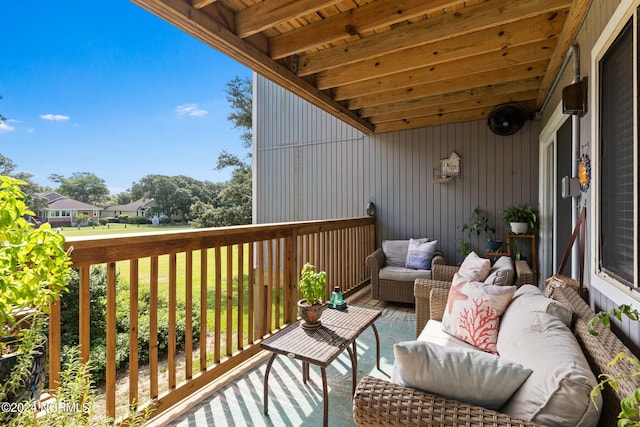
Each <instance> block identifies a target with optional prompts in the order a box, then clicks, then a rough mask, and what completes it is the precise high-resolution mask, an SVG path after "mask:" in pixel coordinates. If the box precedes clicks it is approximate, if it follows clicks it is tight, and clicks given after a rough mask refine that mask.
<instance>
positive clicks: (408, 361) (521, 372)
mask: <svg viewBox="0 0 640 427" xmlns="http://www.w3.org/2000/svg"><path fill="white" fill-rule="evenodd" d="M393 353H394V355H395V363H394V367H393V373H392V377H391V381H392V382H394V383H396V384H400V385H403V386H408V387H413V388H416V389H420V390H424V391H426V392H429V393H433V394H437V395H439V396H443V397H446V398H449V399H454V400H459V401H461V402H467V403H471V404H473V405H478V406H482V407H484V408H488V409H495V410H497V409H500V407H502V406H503V405H504V404H505V403H506V402H507V401H508V400H509V398H510V397H511V395H513V393H514V392H515V391H516V390H517V389H518V387H520V385H521V384H522V383H523V382H524V381H525V380H526V379H527V377H528V376H529V375H530V374H531V369H529V368H526V367H525V366H523V365H520V364H518V363H514V362H510V361H507V360H505V359H503V358H500V357H498V356H495V355H492V354H489V353H485V352H482V351H477V350H470V349H464V348H449V347H445V346H440V345H438V344H433V343H430V342H425V341H407V342H401V343H399V344H395V345H394V346H393Z"/></svg>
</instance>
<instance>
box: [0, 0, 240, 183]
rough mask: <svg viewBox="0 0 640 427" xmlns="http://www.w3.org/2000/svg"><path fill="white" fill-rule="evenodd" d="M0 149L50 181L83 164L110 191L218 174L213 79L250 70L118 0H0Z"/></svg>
mask: <svg viewBox="0 0 640 427" xmlns="http://www.w3.org/2000/svg"><path fill="white" fill-rule="evenodd" d="M1 10H2V12H1V14H0V40H1V42H2V48H1V49H0V95H1V96H2V100H0V114H2V115H3V116H5V117H7V118H8V119H9V120H8V121H7V122H6V123H4V125H2V126H1V127H0V154H2V155H4V156H6V157H8V158H10V159H11V160H13V162H14V163H16V164H17V165H18V168H17V170H18V171H20V172H28V173H31V174H33V175H34V178H33V179H34V181H36V182H37V183H39V184H42V185H50V186H54V187H55V185H56V184H55V183H53V182H51V181H49V180H48V177H49V175H51V174H53V173H55V174H60V175H63V176H66V177H69V176H71V174H72V173H74V172H92V173H94V174H96V175H97V176H98V177H100V178H102V179H104V180H105V181H106V184H107V186H108V187H109V189H110V190H111V192H112V194H115V193H118V192H120V191H124V190H126V189H127V188H129V187H130V186H131V184H132V183H133V182H135V181H138V180H140V179H141V178H142V177H144V176H146V175H149V174H163V175H187V176H190V177H193V178H195V179H199V180H207V181H213V182H220V181H224V180H226V179H228V177H229V173H228V172H218V171H216V170H215V164H216V159H217V157H218V154H219V153H220V152H221V151H222V150H223V149H226V150H228V151H230V152H232V153H236V154H241V155H244V153H245V151H246V150H244V149H242V148H241V145H240V137H239V135H240V133H241V132H240V130H238V129H233V125H232V124H231V123H230V122H229V121H228V120H227V118H226V117H227V115H228V114H229V112H230V110H229V106H228V105H227V102H226V94H225V92H224V88H225V83H227V82H229V81H230V80H231V79H232V78H233V77H234V76H240V77H251V71H250V70H249V69H247V68H246V67H244V66H242V65H240V64H238V63H237V62H235V61H233V60H231V59H229V58H227V57H226V56H224V55H222V54H220V53H218V52H217V51H215V50H214V49H213V48H211V47H208V46H206V45H204V44H203V43H202V42H200V41H199V40H196V39H194V38H193V37H191V36H189V35H187V34H185V33H184V32H182V31H180V30H178V29H177V28H175V27H173V26H172V25H170V24H168V23H166V22H165V21H162V20H161V19H159V18H157V17H156V16H155V15H152V14H151V13H149V12H147V11H146V10H144V9H142V8H140V7H139V6H136V5H134V4H133V3H131V2H129V1H126V0H96V1H91V2H87V1H86V0H83V1H80V0H73V1H71V0H65V1H62V2H52V1H44V0H36V1H31V2H21V1H12V2H3V4H2V9H1Z"/></svg>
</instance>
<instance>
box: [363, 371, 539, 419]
mask: <svg viewBox="0 0 640 427" xmlns="http://www.w3.org/2000/svg"><path fill="white" fill-rule="evenodd" d="M353 419H354V421H355V422H356V424H357V425H386V426H398V425H413V426H420V425H424V426H455V425H474V426H480V425H487V426H489V425H490V426H511V427H515V426H536V425H537V424H534V423H530V422H527V421H522V420H518V419H515V418H511V417H510V416H508V415H506V414H502V413H500V412H496V411H492V410H489V409H485V408H482V407H479V406H474V405H470V404H467V403H462V402H458V401H455V400H449V399H445V398H444V397H441V396H437V395H434V394H430V393H425V392H423V391H420V390H416V389H414V388H410V387H403V386H401V385H397V384H393V383H390V382H388V381H385V380H382V379H379V378H374V377H371V376H368V375H367V376H365V377H364V378H362V380H361V381H360V383H359V384H358V387H357V388H356V393H355V395H354V397H353Z"/></svg>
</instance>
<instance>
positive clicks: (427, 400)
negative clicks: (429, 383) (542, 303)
mask: <svg viewBox="0 0 640 427" xmlns="http://www.w3.org/2000/svg"><path fill="white" fill-rule="evenodd" d="M429 294H430V299H429V303H430V305H431V310H430V316H431V318H432V319H439V318H441V317H442V313H443V312H444V309H445V305H446V301H447V294H448V289H447V288H443V287H437V286H436V287H432V288H431V289H429ZM552 298H553V299H554V300H556V301H559V302H560V303H562V304H564V305H565V306H566V307H568V308H569V309H570V310H571V313H572V317H573V320H572V323H571V326H572V328H571V329H572V331H573V333H574V335H575V336H576V338H577V342H578V343H579V346H580V348H581V349H582V352H583V353H584V355H585V356H586V360H587V362H588V364H589V367H590V368H591V370H592V371H593V374H594V375H595V376H596V377H597V376H598V375H599V374H601V373H605V374H608V375H625V374H630V373H631V372H633V369H632V368H631V367H630V366H629V365H623V364H620V363H619V364H617V365H616V366H614V367H612V366H609V362H610V361H611V360H613V358H614V357H615V356H616V355H617V354H618V353H619V352H625V353H626V354H629V355H630V354H632V353H631V351H630V350H629V349H628V348H627V347H625V346H624V344H623V343H622V342H621V341H620V340H619V339H618V338H617V337H616V336H615V335H614V334H613V333H612V332H611V331H610V330H609V329H606V328H604V327H602V326H601V325H600V326H599V327H598V332H599V333H600V335H599V336H597V337H596V336H593V335H591V334H590V333H589V331H588V329H587V323H588V322H589V320H590V319H591V318H593V316H594V313H593V312H592V311H591V309H590V308H589V306H588V305H587V304H586V303H585V302H584V301H583V300H582V299H581V298H580V296H579V295H578V294H577V293H576V292H575V291H574V290H573V289H571V288H560V289H556V290H555V291H554V293H553V296H552ZM424 301H425V300H424V299H416V305H417V306H418V305H420V304H421V303H424ZM421 313H422V314H424V313H425V311H424V310H423V311H422V312H421ZM422 322H424V320H422ZM547 363H549V364H553V360H549V361H548V362H547ZM639 387H640V379H638V378H630V379H625V380H622V381H620V382H619V388H618V390H617V391H616V390H613V389H612V388H610V387H606V388H604V390H602V391H601V393H602V408H601V413H600V421H599V424H598V425H599V426H614V425H616V424H617V422H616V421H617V415H618V413H619V412H620V401H621V399H622V398H624V397H626V396H630V395H632V393H633V392H634V390H635V389H636V388H639ZM567 403H570V402H567ZM353 411H354V420H355V422H356V424H357V425H390V426H391V425H394V426H395V425H425V426H457V425H465V426H468V425H473V426H534V425H537V424H535V423H532V422H527V421H523V420H519V419H515V418H512V417H511V416H509V415H507V414H505V413H501V412H498V411H495V410H489V409H486V408H483V407H480V406H474V405H471V404H466V403H462V402H458V401H454V400H449V399H446V398H444V397H442V396H438V395H434V394H430V393H426V392H422V391H420V390H417V389H413V388H410V387H404V386H400V385H397V384H393V383H391V382H388V381H385V380H382V379H378V378H374V377H372V376H365V377H364V378H363V379H362V380H361V381H360V383H359V384H358V386H357V388H356V392H355V395H354V401H353Z"/></svg>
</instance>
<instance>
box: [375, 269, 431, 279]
mask: <svg viewBox="0 0 640 427" xmlns="http://www.w3.org/2000/svg"><path fill="white" fill-rule="evenodd" d="M378 278H379V279H381V280H395V281H397V282H413V281H414V280H416V279H431V270H414V269H411V268H404V267H394V266H391V265H390V266H387V267H382V268H381V269H380V271H379V272H378Z"/></svg>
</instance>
